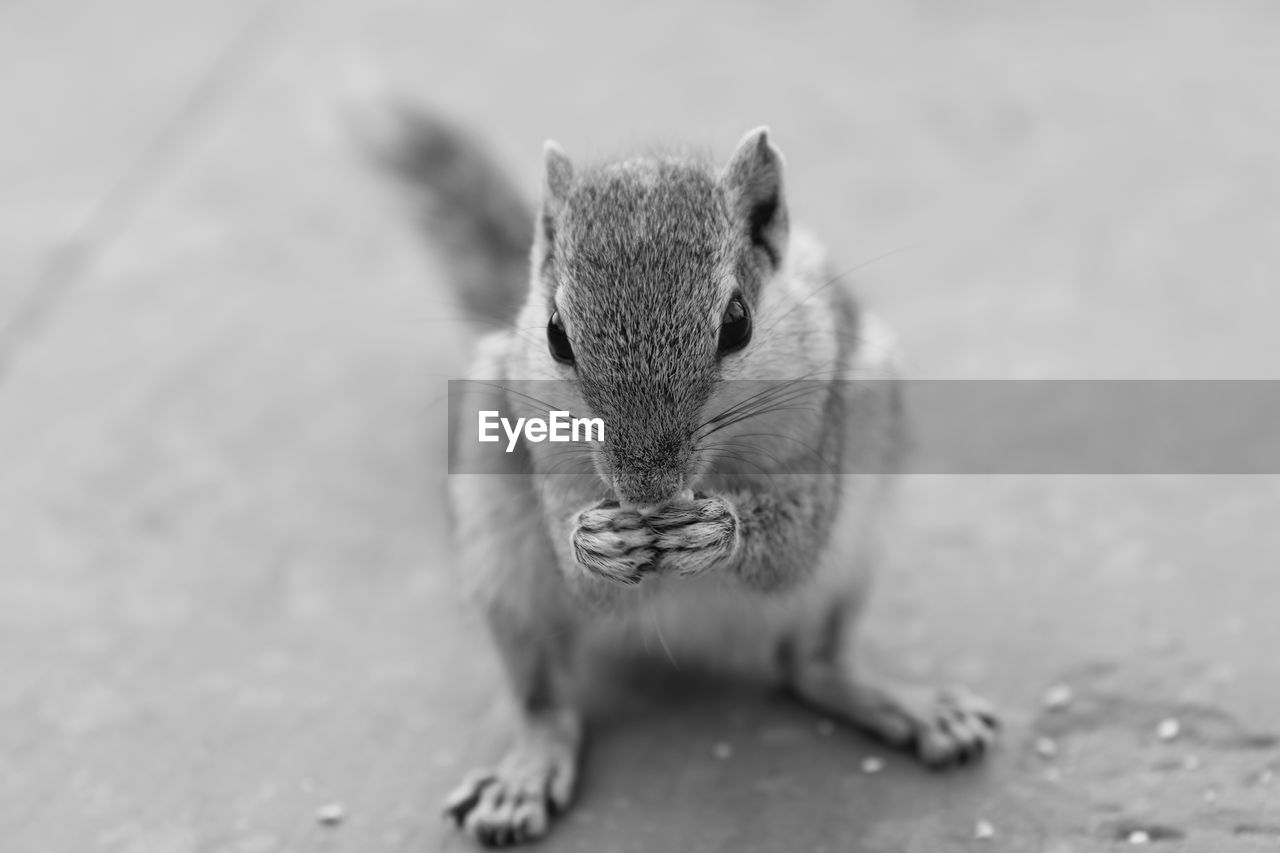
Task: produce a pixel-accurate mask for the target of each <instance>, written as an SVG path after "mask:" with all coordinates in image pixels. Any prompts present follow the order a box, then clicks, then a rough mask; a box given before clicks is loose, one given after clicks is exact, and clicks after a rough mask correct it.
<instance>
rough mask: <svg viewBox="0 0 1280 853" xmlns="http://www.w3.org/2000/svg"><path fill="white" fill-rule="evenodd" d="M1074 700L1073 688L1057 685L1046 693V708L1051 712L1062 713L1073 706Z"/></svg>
mask: <svg viewBox="0 0 1280 853" xmlns="http://www.w3.org/2000/svg"><path fill="white" fill-rule="evenodd" d="M1073 698H1074V696H1073V694H1072V693H1071V688H1070V687H1069V686H1067V685H1065V684H1055V685H1054V686H1052V687H1050V688H1049V689H1048V690H1046V691H1045V693H1044V706H1045V707H1046V708H1048V709H1049V710H1050V711H1061V710H1063V709H1064V708H1066V707H1067V706H1068V705H1070V704H1071V700H1072V699H1073Z"/></svg>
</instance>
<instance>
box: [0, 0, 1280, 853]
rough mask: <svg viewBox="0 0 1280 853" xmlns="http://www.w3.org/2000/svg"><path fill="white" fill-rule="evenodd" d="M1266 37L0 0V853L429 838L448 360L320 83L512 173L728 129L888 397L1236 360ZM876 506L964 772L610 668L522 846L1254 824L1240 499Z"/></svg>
mask: <svg viewBox="0 0 1280 853" xmlns="http://www.w3.org/2000/svg"><path fill="white" fill-rule="evenodd" d="M1278 35H1280V10H1278V9H1277V8H1276V7H1275V6H1273V5H1269V4H1263V3H1257V4H1248V3H1223V4H1213V5H1212V6H1210V5H1209V4H1193V3H1159V4H1150V5H1143V4H1110V3H1096V4H1094V3H1086V4H1058V5H1056V6H1049V5H1047V4H994V3H992V4H975V5H973V6H970V7H967V8H966V10H965V11H963V12H961V11H960V10H959V9H958V7H957V6H956V4H949V3H931V2H916V3H903V4H896V5H895V6H894V7H892V10H889V9H887V8H882V7H872V6H861V5H857V4H834V3H832V4H824V3H796V4H781V3H762V4H758V8H750V9H749V8H748V7H747V6H746V5H745V4H737V3H729V2H718V3H717V2H712V3H706V4H701V5H699V6H697V7H696V9H691V8H687V4H677V3H666V4H664V3H657V4H655V3H646V4H630V5H627V6H620V5H619V6H616V7H613V8H609V9H605V8H603V7H602V6H601V5H600V4H586V3H583V4H580V5H577V6H574V5H573V4H567V3H551V4H541V3H529V4H505V5H504V6H503V7H502V8H501V9H500V10H499V9H497V8H495V7H490V6H486V5H482V4H474V3H463V2H456V3H407V2H406V3H392V2H386V0H375V2H368V3H365V2H356V0H342V2H338V0H335V2H330V3H307V2H304V0H297V2H275V3H266V2H261V0H224V2H219V3H213V2H204V3H200V2H194V0H178V2H159V0H119V2H116V3H113V4H102V3H95V2H89V1H88V0H80V2H62V3H37V2H26V1H25V0H18V1H17V2H10V3H7V4H3V5H0V121H2V122H3V127H4V132H3V133H0V672H3V677H2V678H0V838H3V841H2V842H0V847H2V848H3V849H4V850H5V851H12V853H29V852H30V851H40V853H48V852H49V851H87V850H101V851H121V853H150V851H155V853H186V851H210V853H213V851H239V852H240V853H266V852H267V851H276V850H280V851H286V850H287V851H308V853H309V852H310V851H322V850H331V851H359V853H369V851H375V850H388V851H417V850H438V849H448V850H454V849H464V848H465V847H466V846H467V845H466V843H465V842H463V841H462V840H461V839H458V838H457V837H455V836H454V835H453V834H452V833H451V832H450V830H449V829H448V828H447V827H445V826H444V825H443V824H442V823H441V822H440V821H439V819H438V813H437V804H438V802H439V800H440V798H441V797H442V796H443V795H444V793H445V792H446V791H447V790H448V789H449V788H450V787H451V786H452V785H453V784H454V782H455V781H456V780H457V778H458V777H459V776H460V774H461V773H462V772H463V771H464V770H466V769H467V768H468V767H470V766H471V765H472V764H473V763H476V762H478V761H481V760H486V759H488V758H490V757H492V756H493V754H494V753H495V752H496V751H497V749H498V748H499V747H500V745H501V738H500V732H501V728H500V722H501V720H500V714H498V713H497V712H491V711H490V709H491V708H492V707H493V706H494V698H495V696H496V695H497V693H498V678H497V672H496V666H495V663H494V661H493V660H492V658H491V656H490V654H489V652H488V649H487V647H486V646H485V644H484V640H483V638H482V636H481V635H480V633H479V632H478V630H477V626H476V624H475V622H474V621H473V619H472V617H471V616H469V615H468V614H467V611H466V610H465V609H463V608H461V607H459V606H458V602H457V598H456V594H455V592H454V584H453V583H452V582H451V580H450V577H451V572H452V571H453V570H454V567H453V566H452V565H451V561H450V559H449V554H448V551H447V546H446V545H445V544H444V543H445V542H446V541H447V540H446V537H445V536H444V524H443V520H442V506H441V502H440V497H439V494H440V485H441V481H442V479H443V476H444V470H443V469H444V453H443V450H442V441H443V432H442V424H443V410H442V406H441V400H442V399H443V382H444V380H445V379H446V378H448V377H450V376H454V375H456V374H457V372H458V371H459V370H460V368H461V365H462V362H463V353H464V352H465V346H466V344H465V340H466V339H465V334H464V330H463V327H462V326H461V325H460V324H458V323H457V322H456V313H457V312H456V311H455V310H454V309H453V308H450V307H449V306H448V302H447V301H446V298H445V295H444V294H445V291H444V288H443V286H442V284H441V281H440V275H439V271H438V270H437V269H436V268H435V267H434V266H433V262H432V260H431V258H430V257H429V256H428V255H427V254H426V253H425V252H424V251H423V250H422V249H421V248H420V246H419V245H418V242H417V241H416V240H415V238H414V235H413V234H412V233H411V230H410V229H409V227H408V226H407V225H406V223H405V220H404V217H403V216H402V215H401V211H399V210H398V209H397V208H396V206H395V205H394V204H392V203H389V201H388V198H387V196H386V195H384V194H383V193H382V192H381V190H380V188H379V187H378V186H377V184H376V182H375V181H374V180H372V179H371V177H370V175H369V174H368V173H367V172H366V171H365V170H363V169H362V167H361V165H360V163H359V162H358V160H357V158H356V157H355V156H354V155H353V152H352V151H351V149H350V147H349V146H348V144H347V142H346V138H345V136H344V132H343V131H342V129H341V127H340V125H339V124H338V123H336V122H335V120H334V112H333V103H332V102H333V96H334V94H335V92H337V91H338V89H339V88H341V85H342V82H343V80H344V79H346V78H348V77H350V76H351V75H352V74H353V73H355V74H358V73H360V72H358V71H353V69H359V68H362V67H363V68H368V67H373V68H376V69H378V70H379V71H380V72H381V73H382V74H383V75H385V76H386V77H388V78H390V79H392V80H395V81H397V82H398V83H399V84H400V85H401V86H402V87H403V88H405V89H407V90H409V91H411V92H412V93H414V94H415V95H416V96H418V97H420V98H422V99H423V100H425V101H430V102H432V103H435V104H437V105H438V106H440V107H441V108H443V109H445V110H447V111H449V112H451V113H453V114H455V115H458V116H459V117H461V118H462V119H464V120H466V121H468V122H470V123H471V124H472V125H474V126H475V127H476V128H477V129H478V130H479V131H480V132H481V133H482V134H484V135H486V136H487V137H488V138H490V139H492V140H493V145H494V147H495V150H496V151H497V153H498V154H499V155H500V156H501V157H502V158H503V159H504V161H505V162H507V163H509V164H510V166H511V168H512V169H513V170H514V171H515V172H516V173H517V174H520V175H522V176H524V179H525V180H524V185H525V186H526V187H529V188H532V187H533V186H534V184H535V175H536V168H537V163H538V157H539V146H540V143H541V142H542V139H543V138H544V137H545V136H550V135H553V136H555V137H557V138H558V139H559V141H560V142H561V143H562V144H563V145H564V146H565V147H566V148H567V149H568V150H569V151H570V152H573V153H575V154H582V155H595V154H603V153H607V152H609V151H611V150H614V149H616V148H619V147H625V146H626V145H628V144H633V143H641V142H646V141H651V140H654V139H660V140H663V139H665V140H671V141H692V142H695V143H698V144H703V145H705V146H706V147H708V148H709V149H710V150H712V151H714V152H715V154H716V156H725V155H726V154H727V152H728V150H729V148H730V146H731V145H732V143H733V142H734V141H735V140H736V139H737V138H738V136H739V135H740V134H741V133H742V132H743V131H744V130H746V129H747V128H749V127H752V126H755V125H757V124H760V123H762V122H768V123H769V124H770V125H771V126H772V128H773V131H774V135H775V139H776V141H777V142H778V143H779V144H780V145H781V146H782V148H783V149H784V151H785V153H786V154H787V157H788V162H789V166H790V172H789V187H790V194H791V202H792V208H793V211H794V215H795V216H796V217H797V218H799V219H803V220H805V221H807V222H809V223H811V224H812V225H813V226H815V227H816V228H817V229H818V230H819V231H820V232H821V233H822V234H823V235H824V236H825V237H826V238H827V240H828V241H829V242H831V243H832V244H833V245H834V246H836V247H837V253H838V254H839V256H840V257H841V259H842V260H843V261H844V262H845V263H847V264H848V265H849V266H853V265H856V264H865V266H863V267H862V268H861V269H859V270H858V272H857V274H856V276H855V277H856V278H857V279H858V280H859V282H860V286H861V287H862V289H863V291H864V292H865V293H866V294H867V296H868V298H869V300H870V301H871V302H872V303H873V304H874V305H875V306H876V307H878V308H879V309H881V311H882V312H883V313H885V314H886V315H888V316H889V317H890V318H891V319H892V320H893V322H894V323H895V325H896V326H897V327H898V328H899V330H900V332H901V334H902V336H903V338H904V339H905V342H906V345H907V348H908V350H909V352H910V354H911V356H912V361H913V365H914V367H915V369H916V372H917V373H918V374H921V375H927V376H938V377H966V378H975V377H982V378H1008V377H1024V378H1025V377H1075V378H1134V377H1138V378H1156V377H1161V378H1173V377H1187V378H1215V377H1251V378H1259V377H1261V378H1274V377H1276V376H1277V375H1280V342H1277V338H1276V336H1275V328H1276V323H1275V320H1276V318H1277V316H1280V288H1278V287H1277V286H1276V284H1277V274H1278V272H1280V156H1277V154H1276V151H1277V145H1276V140H1277V138H1280V98H1277V97H1276V85H1277V82H1278V81H1280V52H1277V51H1276V49H1275V46H1276V43H1277V36H1278ZM876 259H879V260H876ZM903 492H904V493H903V499H902V506H903V515H904V518H903V521H902V524H901V526H902V531H901V534H900V536H899V538H898V542H897V547H896V549H895V551H894V552H893V554H892V557H891V559H890V561H889V565H887V566H886V567H885V571H884V573H883V582H882V584H881V586H880V589H879V597H878V600H877V603H876V606H875V608H874V609H873V612H872V614H871V617H870V623H871V624H870V628H871V633H872V635H873V636H874V637H876V639H877V640H878V643H879V647H880V648H881V650H882V651H883V653H884V654H885V655H886V656H888V657H891V658H892V659H894V660H896V661H897V662H898V665H899V667H900V668H901V669H902V670H903V671H905V672H910V673H915V674H919V675H922V676H931V677H939V678H946V679H953V678H954V679H958V680H964V681H967V682H969V683H970V684H971V685H973V686H974V687H976V688H979V689H980V690H982V691H984V692H985V693H987V694H988V695H990V696H992V697H993V698H995V699H996V700H997V701H998V702H999V703H1000V704H1001V705H1002V706H1003V707H1004V708H1005V710H1006V714H1007V718H1008V721H1009V727H1008V731H1007V736H1006V739H1005V741H1004V745H1003V748H1002V749H1001V750H1000V751H999V752H997V753H996V754H995V755H994V756H993V758H992V760H991V761H990V763H989V764H988V765H986V766H985V767H983V768H981V769H978V770H968V771H964V772H961V773H959V774H955V775H945V776H944V775H932V774H929V773H927V772H925V771H923V770H920V769H917V768H916V767H915V766H913V765H912V764H911V763H910V762H908V761H906V760H904V759H902V758H899V757H897V756H895V755H892V754H889V753H886V752H885V751H883V750H882V749H881V748H880V747H878V746H877V745H875V744H873V743H871V742H870V741H867V740H865V739H862V738H860V737H857V736H853V735H845V734H843V733H834V734H833V733H829V732H828V731H827V729H826V728H825V727H822V726H820V725H819V724H818V723H817V722H816V721H815V720H813V719H812V718H810V717H808V716H807V715H806V714H804V713H802V712H800V711H798V710H796V709H794V708H792V707H790V706H789V705H786V704H785V703H783V702H782V701H781V700H779V699H777V698H776V697H772V696H768V695H761V694H757V693H754V692H752V691H749V690H745V689H739V688H729V687H725V688H718V689H717V688H710V689H708V688H703V689H696V690H695V689H691V688H688V687H687V686H684V687H682V686H680V685H678V684H676V685H673V686H672V687H671V689H669V690H668V689H665V688H664V689H662V690H641V689H639V688H632V690H633V694H632V695H628V694H627V693H626V689H625V688H622V687H619V688H618V689H619V690H620V691H621V693H620V694H619V697H618V699H619V701H616V702H615V703H614V708H613V711H612V712H610V713H607V714H605V715H604V719H602V721H601V725H600V730H599V732H598V736H597V738H596V742H595V748H594V750H593V752H592V753H591V756H590V758H589V761H588V764H587V768H586V784H585V788H584V793H583V796H582V798H581V803H580V806H579V808H578V809H577V810H576V811H575V812H574V813H573V814H572V815H571V816H570V817H568V818H567V819H566V820H565V821H564V822H563V823H562V825H561V826H560V828H559V830H558V832H557V834H556V835H555V836H554V838H553V840H552V841H551V842H550V843H548V844H547V845H546V849H554V850H560V849H563V850H577V851H590V853H599V851H612V850H618V851H623V850H635V851H655V850H680V851H695V850H762V851H801V850H814V851H817V850H829V851H860V850H865V851H886V853H887V852H888V851H936V850H941V851H945V850H964V849H975V850H977V849H982V850H1007V851H1053V853H1067V851H1075V853H1083V851H1094V850H1107V849H1113V848H1117V847H1121V846H1124V845H1123V844H1122V843H1121V842H1120V841H1119V839H1127V838H1129V837H1130V836H1131V835H1132V834H1133V833H1134V832H1136V831H1142V832H1146V833H1147V834H1148V836H1149V837H1150V838H1151V841H1152V843H1153V844H1155V845H1158V846H1159V847H1160V848H1161V849H1167V850H1170V851H1174V850H1186V851H1246V850H1274V849H1276V847H1277V846H1278V845H1280V782H1273V781H1272V780H1273V777H1274V776H1275V774H1276V773H1280V749H1278V748H1277V746H1276V744H1275V741H1274V740H1273V739H1272V738H1270V737H1269V735H1272V734H1274V733H1275V732H1276V731H1277V730H1280V715H1278V714H1277V711H1278V710H1280V655H1277V654H1276V650H1277V649H1280V619H1277V618H1276V612H1277V609H1278V604H1280V571H1278V569H1280V531H1278V530H1277V527H1276V524H1275V518H1276V513H1277V508H1280V481H1278V480H1277V479H1274V478H1266V477H1185V476H1169V477H1075V478H1072V477H925V476H921V477H916V478H912V479H910V480H909V481H908V482H907V483H906V484H905V488H904V490H903ZM1058 683H1063V684H1066V685H1069V686H1070V687H1071V688H1072V689H1073V691H1074V693H1073V701H1072V702H1071V703H1070V704H1069V705H1068V707H1067V708H1066V709H1064V710H1060V711H1056V712H1055V711H1049V710H1046V709H1045V708H1044V707H1043V706H1042V702H1041V700H1042V697H1043V695H1044V693H1045V691H1046V690H1047V689H1048V688H1049V687H1050V686H1052V685H1055V684H1058ZM1166 718H1172V719H1176V720H1178V721H1179V723H1180V730H1179V732H1178V734H1177V737H1176V738H1174V739H1173V740H1171V741H1163V740H1161V739H1160V738H1158V737H1157V734H1156V728H1157V725H1158V724H1159V722H1160V721H1161V720H1164V719H1166ZM1040 737H1048V738H1051V739H1052V740H1053V743H1054V745H1055V746H1056V755H1053V756H1050V757H1046V756H1042V755H1039V754H1038V753H1037V751H1036V749H1035V745H1036V741H1037V738H1040ZM867 757H879V758H882V759H883V761H884V762H885V764H884V768H883V770H882V771H881V772H879V773H873V774H867V773H864V772H862V770H861V767H862V762H863V759H864V758H867ZM330 803H341V804H342V806H343V808H344V809H345V819H344V820H343V821H342V822H341V823H340V824H339V825H337V826H322V825H320V823H319V822H318V821H317V819H316V810H317V809H318V808H320V807H322V806H325V805H326V804H330ZM980 821H987V822H989V823H990V826H991V828H992V829H993V831H994V834H993V836H992V837H990V838H988V839H983V840H977V839H975V837H974V836H975V832H976V827H977V825H978V823H979V822H980Z"/></svg>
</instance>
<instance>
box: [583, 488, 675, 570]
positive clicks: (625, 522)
mask: <svg viewBox="0 0 1280 853" xmlns="http://www.w3.org/2000/svg"><path fill="white" fill-rule="evenodd" d="M653 540H654V533H653V531H652V530H651V529H650V528H649V527H648V526H647V525H646V524H645V519H644V517H643V516H641V515H640V513H638V512H636V511H635V510H633V509H629V508H628V509H624V508H622V507H620V506H618V504H617V503H615V502H614V501H604V502H602V503H599V504H596V505H595V506H593V507H590V508H589V509H585V510H583V511H582V512H580V513H578V518H577V521H576V524H575V526H574V530H573V537H572V543H573V554H574V556H575V557H576V558H577V560H578V562H579V563H581V564H582V565H583V566H585V567H586V568H587V569H589V570H591V571H593V572H595V573H596V574H598V575H600V576H601V577H604V578H607V579H609V580H612V581H617V582H619V583H626V584H636V583H639V582H640V578H641V576H642V575H643V573H644V571H645V570H646V569H647V568H650V567H651V566H652V564H653V560H654V556H655V554H654V549H653Z"/></svg>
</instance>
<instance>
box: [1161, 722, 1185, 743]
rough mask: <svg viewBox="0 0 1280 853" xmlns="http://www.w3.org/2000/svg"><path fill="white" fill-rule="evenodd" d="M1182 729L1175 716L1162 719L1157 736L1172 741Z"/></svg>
mask: <svg viewBox="0 0 1280 853" xmlns="http://www.w3.org/2000/svg"><path fill="white" fill-rule="evenodd" d="M1181 731H1182V726H1181V725H1180V724H1179V723H1178V721H1177V720H1175V719H1174V718H1173V717H1169V718H1167V719H1164V720H1161V721H1160V723H1159V725H1157V726H1156V737H1158V738H1160V740H1164V741H1170V740H1173V739H1174V738H1176V737H1177V736H1178V733H1179V732H1181Z"/></svg>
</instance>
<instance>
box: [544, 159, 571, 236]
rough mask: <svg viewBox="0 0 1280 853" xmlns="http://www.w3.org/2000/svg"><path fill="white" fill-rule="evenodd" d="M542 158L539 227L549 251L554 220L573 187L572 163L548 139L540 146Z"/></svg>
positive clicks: (553, 233)
mask: <svg viewBox="0 0 1280 853" xmlns="http://www.w3.org/2000/svg"><path fill="white" fill-rule="evenodd" d="M542 157H543V161H544V163H545V174H544V176H543V179H542V212H541V215H540V217H539V226H540V228H541V231H542V238H543V240H545V241H546V246H547V248H548V249H549V248H550V246H551V243H552V240H553V238H554V237H555V220H556V217H557V216H558V215H559V214H560V211H561V210H563V209H564V205H565V202H566V201H567V200H568V198H569V190H570V188H571V187H572V186H573V163H572V162H570V161H569V155H568V154H565V153H564V149H563V148H561V147H560V146H559V144H557V143H556V142H555V141H553V140H550V139H548V140H547V141H546V142H544V143H543V144H542Z"/></svg>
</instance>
